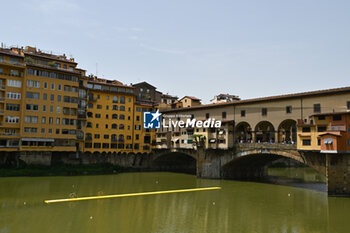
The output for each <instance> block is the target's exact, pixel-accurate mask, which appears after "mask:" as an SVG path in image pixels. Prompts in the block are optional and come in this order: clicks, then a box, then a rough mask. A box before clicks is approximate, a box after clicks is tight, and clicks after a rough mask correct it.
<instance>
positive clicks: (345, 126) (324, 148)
mask: <svg viewBox="0 0 350 233" xmlns="http://www.w3.org/2000/svg"><path fill="white" fill-rule="evenodd" d="M317 116H325V117H329V118H330V122H329V125H328V127H327V131H326V132H324V133H322V134H320V135H319V139H320V141H321V153H349V152H350V112H338V113H323V114H317Z"/></svg>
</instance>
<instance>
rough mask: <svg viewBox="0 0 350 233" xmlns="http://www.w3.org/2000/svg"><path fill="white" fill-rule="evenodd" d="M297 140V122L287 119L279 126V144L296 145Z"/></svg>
mask: <svg viewBox="0 0 350 233" xmlns="http://www.w3.org/2000/svg"><path fill="white" fill-rule="evenodd" d="M296 140H297V122H296V121H295V120H292V119H286V120H284V121H282V122H281V123H280V125H279V126H278V142H279V143H287V144H295V143H296Z"/></svg>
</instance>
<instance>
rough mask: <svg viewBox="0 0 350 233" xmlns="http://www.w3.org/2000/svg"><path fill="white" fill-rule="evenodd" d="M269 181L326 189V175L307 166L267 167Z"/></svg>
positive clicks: (322, 190) (318, 189)
mask: <svg viewBox="0 0 350 233" xmlns="http://www.w3.org/2000/svg"><path fill="white" fill-rule="evenodd" d="M268 175H269V177H268V179H267V181H268V182H269V183H274V184H281V185H288V186H293V187H299V188H306V189H313V190H317V191H321V192H326V191H327V185H326V177H325V176H324V175H322V174H320V173H318V172H316V171H315V170H314V169H312V168H309V167H298V168H293V167H291V168H269V169H268Z"/></svg>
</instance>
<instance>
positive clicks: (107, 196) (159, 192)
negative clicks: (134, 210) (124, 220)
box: [44, 187, 221, 204]
mask: <svg viewBox="0 0 350 233" xmlns="http://www.w3.org/2000/svg"><path fill="white" fill-rule="evenodd" d="M219 189H221V187H207V188H194V189H178V190H167V191H155V192H144V193H128V194H115V195H105V196H92V197H75V198H67V199H57V200H45V201H44V202H45V203H46V204H50V203H57V202H71V201H86V200H96V199H107V198H118V197H136V196H147V195H156V194H170V193H185V192H198V191H209V190H219Z"/></svg>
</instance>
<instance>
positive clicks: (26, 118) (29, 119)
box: [24, 116, 38, 124]
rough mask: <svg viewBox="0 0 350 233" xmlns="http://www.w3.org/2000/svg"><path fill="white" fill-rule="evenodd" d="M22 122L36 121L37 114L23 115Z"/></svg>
mask: <svg viewBox="0 0 350 233" xmlns="http://www.w3.org/2000/svg"><path fill="white" fill-rule="evenodd" d="M24 122H25V123H34V124H36V123H38V117H37V116H25V117H24Z"/></svg>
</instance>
